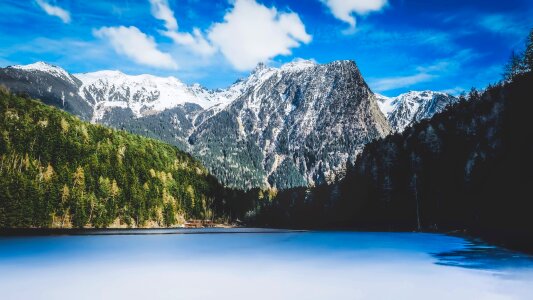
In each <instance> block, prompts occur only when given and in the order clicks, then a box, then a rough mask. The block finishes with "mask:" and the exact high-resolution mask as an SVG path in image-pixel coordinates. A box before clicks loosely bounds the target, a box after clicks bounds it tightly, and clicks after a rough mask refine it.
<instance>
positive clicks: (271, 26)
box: [208, 0, 312, 71]
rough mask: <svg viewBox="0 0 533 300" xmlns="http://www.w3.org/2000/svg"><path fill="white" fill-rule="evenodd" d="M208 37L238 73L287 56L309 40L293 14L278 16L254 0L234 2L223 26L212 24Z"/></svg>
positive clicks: (271, 9)
mask: <svg viewBox="0 0 533 300" xmlns="http://www.w3.org/2000/svg"><path fill="white" fill-rule="evenodd" d="M208 37H209V40H210V41H211V43H212V44H213V45H214V46H216V47H217V48H218V49H220V51H221V52H222V54H223V55H224V56H225V57H226V59H228V61H229V62H230V63H231V64H232V65H233V66H234V67H235V68H236V69H237V70H241V71H243V70H249V69H252V68H253V67H255V65H256V64H257V63H259V62H263V61H267V60H269V59H271V58H274V57H276V56H278V55H290V54H291V49H292V48H295V47H299V46H300V45H301V44H302V43H304V44H307V43H309V42H311V39H312V37H311V36H310V35H309V34H307V32H306V30H305V26H304V24H303V23H302V21H301V20H300V17H299V16H298V15H297V14H296V13H293V12H278V11H277V10H276V8H274V7H273V8H268V7H266V6H263V5H261V4H259V3H257V2H256V1H255V0H236V1H235V3H234V5H233V7H232V8H231V9H230V10H229V11H228V12H227V13H226V15H225V16H224V22H222V23H216V24H214V25H213V26H212V27H211V29H210V30H209V33H208Z"/></svg>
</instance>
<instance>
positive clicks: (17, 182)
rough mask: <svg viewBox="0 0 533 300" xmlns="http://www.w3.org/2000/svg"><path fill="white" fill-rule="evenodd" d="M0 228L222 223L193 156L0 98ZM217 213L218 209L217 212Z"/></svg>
mask: <svg viewBox="0 0 533 300" xmlns="http://www.w3.org/2000/svg"><path fill="white" fill-rule="evenodd" d="M0 134H1V136H0V227H3V228H6V227H88V226H90V227H109V226H111V227H117V226H135V227H142V226H170V225H173V224H177V223H180V222H183V221H184V219H188V218H202V219H203V218H213V217H223V216H222V215H221V214H217V211H215V210H216V209H218V210H220V211H221V210H223V209H224V207H223V205H222V203H229V202H230V200H229V199H224V196H223V195H224V193H225V191H224V190H223V188H222V187H221V186H220V185H219V184H218V182H217V180H216V179H215V178H214V177H212V176H211V175H210V174H208V172H207V170H206V169H205V168H204V167H203V166H202V165H201V164H200V163H199V162H198V161H197V160H195V159H193V158H192V157H191V156H190V155H188V154H186V153H184V152H181V151H179V150H178V149H177V148H175V147H173V146H170V145H167V144H164V143H162V142H159V141H156V140H153V139H149V138H144V137H140V136H137V135H132V134H128V133H126V132H124V131H117V130H112V129H109V128H106V127H103V126H100V125H92V124H89V123H86V122H82V121H80V120H79V119H78V118H77V117H74V116H71V115H69V114H67V113H65V112H63V111H61V110H59V109H57V108H53V107H49V106H46V105H44V104H41V103H40V102H38V101H34V100H30V99H28V98H24V97H19V96H15V95H12V94H10V93H9V92H8V91H6V90H4V89H2V90H1V91H0ZM215 208H216V209H215Z"/></svg>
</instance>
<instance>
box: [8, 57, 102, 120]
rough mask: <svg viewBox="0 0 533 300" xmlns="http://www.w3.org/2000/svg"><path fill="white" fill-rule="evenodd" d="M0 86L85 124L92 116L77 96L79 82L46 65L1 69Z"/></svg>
mask: <svg viewBox="0 0 533 300" xmlns="http://www.w3.org/2000/svg"><path fill="white" fill-rule="evenodd" d="M0 84H3V85H5V86H6V87H8V88H9V89H10V90H11V91H12V92H15V93H21V94H26V95H29V96H31V97H33V98H39V99H41V100H42V101H43V102H44V103H46V104H49V105H53V106H56V107H59V108H61V109H63V110H65V111H68V112H70V113H72V114H75V115H78V116H79V117H80V118H82V119H84V120H89V119H90V117H91V116H92V114H93V109H92V107H91V105H89V104H88V103H87V101H85V99H83V98H82V97H80V96H79V93H78V92H79V86H80V85H81V84H82V83H81V81H80V80H79V79H77V78H76V77H75V76H73V75H71V74H69V73H68V72H66V71H65V70H63V69H62V68H59V67H56V66H52V65H49V64H47V63H43V62H37V63H34V64H31V65H25V66H11V67H7V68H0Z"/></svg>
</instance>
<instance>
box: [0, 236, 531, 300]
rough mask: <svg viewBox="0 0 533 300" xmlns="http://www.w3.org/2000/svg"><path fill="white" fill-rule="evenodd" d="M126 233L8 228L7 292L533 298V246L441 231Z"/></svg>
mask: <svg viewBox="0 0 533 300" xmlns="http://www.w3.org/2000/svg"><path fill="white" fill-rule="evenodd" d="M227 232H229V233H232V234H229V233H227ZM111 233H112V234H111ZM120 233H124V232H123V231H114V232H110V231H101V232H99V234H97V235H74V236H67V235H64V236H39V237H0V298H1V299H4V300H11V299H17V300H18V299H34V300H35V299H128V300H135V299H143V300H144V299H173V300H175V299H202V300H205V299H268V300H272V299H291V300H296V299H298V300H303V299H325V300H326V299H446V300H448V299H528V300H529V299H533V258H532V257H531V256H528V255H525V254H520V253H516V252H512V251H508V250H505V249H501V248H498V247H491V246H487V245H484V244H479V243H476V242H472V241H468V240H465V239H462V238H458V237H452V236H447V235H441V234H424V233H377V232H332V231H318V232H315V231H310V232H291V231H277V230H273V231H269V230H257V231H256V230H250V229H229V230H196V231H190V230H185V231H183V230H177V231H176V230H151V231H126V232H125V233H127V234H120ZM143 233H150V234H143ZM159 233H162V234H159ZM174 233H193V234H174ZM198 233H202V234H198Z"/></svg>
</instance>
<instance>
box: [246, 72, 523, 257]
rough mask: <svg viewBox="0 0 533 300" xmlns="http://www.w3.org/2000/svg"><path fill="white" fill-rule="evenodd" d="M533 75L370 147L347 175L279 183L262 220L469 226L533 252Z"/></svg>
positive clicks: (262, 207)
mask: <svg viewBox="0 0 533 300" xmlns="http://www.w3.org/2000/svg"><path fill="white" fill-rule="evenodd" d="M532 82H533V73H531V72H529V73H528V74H518V75H515V77H514V78H513V79H512V80H511V81H506V82H504V83H499V84H497V85H495V86H489V88H487V90H485V91H484V92H482V93H479V92H477V91H472V92H471V93H470V94H469V95H468V98H464V97H461V98H460V99H459V101H457V103H455V104H453V105H452V106H450V107H449V108H448V109H446V110H444V111H443V112H441V113H439V114H437V115H435V116H434V117H433V118H431V119H427V120H423V121H421V122H420V123H418V124H415V125H414V126H411V127H408V128H406V129H405V130H404V131H403V132H402V133H397V134H393V135H389V136H388V137H386V138H384V139H381V140H376V141H374V142H371V143H369V144H367V145H366V146H365V149H364V150H363V152H362V153H361V155H360V156H359V157H358V159H357V161H356V163H355V165H354V166H352V167H350V168H349V169H348V171H347V174H346V177H345V178H344V179H343V180H341V181H340V182H338V183H335V184H333V185H329V186H319V187H315V188H297V189H289V190H285V191H280V192H279V193H278V194H277V195H276V196H275V197H274V198H273V199H272V200H271V201H269V202H262V203H260V204H259V205H257V207H256V208H255V209H254V210H252V212H250V213H249V214H248V215H249V216H252V217H253V218H252V220H254V221H255V222H257V224H256V225H263V226H264V225H268V226H280V227H287V226H289V227H291V226H298V227H320V228H323V227H343V228H344V227H356V228H360V229H363V228H371V229H374V230H410V231H411V230H419V231H420V230H425V231H440V232H454V231H460V232H464V231H467V232H468V233H469V234H472V235H475V236H479V237H483V238H485V239H487V240H489V241H492V242H497V243H501V244H503V245H505V246H508V247H516V248H517V249H522V250H528V251H533V243H532V241H533V219H532V218H531V211H532V209H533V203H532V202H531V189H530V187H531V186H532V185H533V156H532V155H531V153H533V152H532V151H533V131H532V130H531V126H530V124H529V114H530V112H531V111H532V109H533V102H531V101H530V99H531V95H533V85H531V83H532Z"/></svg>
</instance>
